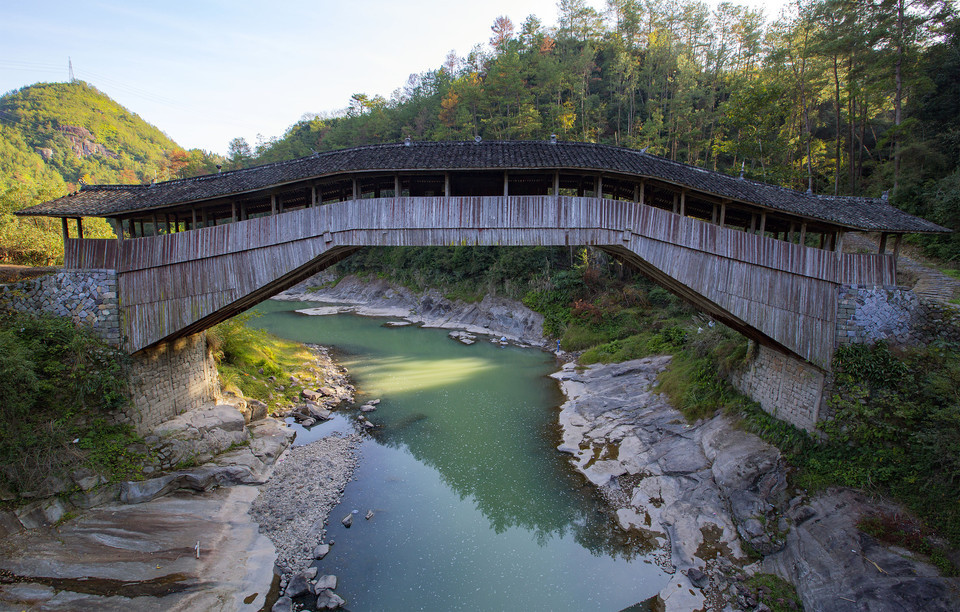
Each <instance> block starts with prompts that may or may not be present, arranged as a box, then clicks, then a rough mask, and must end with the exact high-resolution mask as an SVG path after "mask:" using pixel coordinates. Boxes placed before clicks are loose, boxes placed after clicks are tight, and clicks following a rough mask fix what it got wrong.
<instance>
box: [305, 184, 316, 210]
mask: <svg viewBox="0 0 960 612" xmlns="http://www.w3.org/2000/svg"><path fill="white" fill-rule="evenodd" d="M316 205H317V186H316V185H310V200H309V201H308V202H307V208H310V207H311V206H316Z"/></svg>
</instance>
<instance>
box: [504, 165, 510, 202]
mask: <svg viewBox="0 0 960 612" xmlns="http://www.w3.org/2000/svg"><path fill="white" fill-rule="evenodd" d="M503 195H504V197H506V196H508V195H510V173H509V172H507V171H506V170H504V171H503Z"/></svg>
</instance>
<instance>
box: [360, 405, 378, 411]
mask: <svg viewBox="0 0 960 612" xmlns="http://www.w3.org/2000/svg"><path fill="white" fill-rule="evenodd" d="M376 409H377V407H376V406H371V405H370V404H364V405H363V406H360V412H373V411H374V410H376Z"/></svg>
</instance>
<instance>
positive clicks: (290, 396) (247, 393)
mask: <svg viewBox="0 0 960 612" xmlns="http://www.w3.org/2000/svg"><path fill="white" fill-rule="evenodd" d="M252 317H253V315H252V314H250V313H245V314H242V315H238V316H236V317H234V318H232V319H230V320H228V321H224V322H223V323H220V324H219V325H216V326H214V327H212V328H211V329H209V330H207V344H208V345H209V347H210V348H211V350H212V352H213V355H214V359H215V360H216V361H217V366H218V367H217V369H218V372H219V374H220V380H221V383H222V385H221V386H222V387H223V389H224V390H225V391H228V392H232V393H236V394H237V395H241V396H243V397H250V398H254V399H257V400H260V401H262V402H264V403H265V404H267V406H268V407H270V408H272V409H273V410H278V409H280V408H283V407H286V406H288V405H290V404H292V403H294V402H296V401H297V400H298V399H299V395H300V387H296V386H294V385H291V384H289V377H290V376H297V377H298V378H301V379H309V380H311V381H312V380H313V379H314V376H315V374H316V373H315V372H314V371H313V369H312V365H311V364H312V363H313V360H314V356H313V354H312V353H311V352H310V350H309V349H308V348H307V347H305V346H304V345H302V344H300V343H298V342H292V341H290V340H284V339H282V338H278V337H276V336H274V335H272V334H269V333H267V332H265V331H263V330H262V329H257V328H255V327H252V326H251V325H249V322H250V321H251V319H252ZM271 377H272V378H273V379H274V380H270V378H271ZM281 387H282V389H281Z"/></svg>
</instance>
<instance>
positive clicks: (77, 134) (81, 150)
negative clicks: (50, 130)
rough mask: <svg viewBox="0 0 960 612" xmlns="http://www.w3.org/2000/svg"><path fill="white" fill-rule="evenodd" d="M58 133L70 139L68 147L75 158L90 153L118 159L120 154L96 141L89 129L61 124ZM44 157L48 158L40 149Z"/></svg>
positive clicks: (51, 153) (51, 152)
mask: <svg viewBox="0 0 960 612" xmlns="http://www.w3.org/2000/svg"><path fill="white" fill-rule="evenodd" d="M60 133H61V134H63V135H64V136H66V137H67V139H69V140H70V149H71V150H72V151H73V154H74V155H76V156H77V159H82V158H84V157H89V156H90V155H100V156H103V157H109V158H110V159H119V158H120V156H119V155H117V154H116V153H114V152H113V151H111V150H110V149H108V148H107V147H105V146H103V145H102V144H100V143H98V142H97V141H96V137H95V136H94V135H93V133H92V132H90V130H88V129H86V128H82V127H77V126H75V125H61V126H60ZM46 150H47V151H50V154H49V157H53V151H52V150H50V149H46ZM41 154H42V155H43V158H44V159H49V157H48V156H47V154H45V153H44V152H43V151H41Z"/></svg>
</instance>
